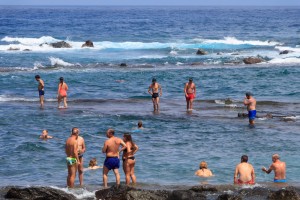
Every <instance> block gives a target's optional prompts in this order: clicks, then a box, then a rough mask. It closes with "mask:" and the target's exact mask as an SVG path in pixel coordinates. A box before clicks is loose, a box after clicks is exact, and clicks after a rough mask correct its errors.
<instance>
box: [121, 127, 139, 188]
mask: <svg viewBox="0 0 300 200" xmlns="http://www.w3.org/2000/svg"><path fill="white" fill-rule="evenodd" d="M123 140H124V142H125V144H126V146H125V147H123V148H122V149H121V151H123V156H122V159H123V170H124V173H125V181H126V185H129V184H130V178H131V181H132V183H133V184H135V183H136V177H135V174H134V166H135V157H134V154H135V153H136V152H137V151H138V149H139V147H138V146H137V145H136V144H135V143H134V142H133V141H132V137H131V135H130V134H129V133H124V136H123Z"/></svg>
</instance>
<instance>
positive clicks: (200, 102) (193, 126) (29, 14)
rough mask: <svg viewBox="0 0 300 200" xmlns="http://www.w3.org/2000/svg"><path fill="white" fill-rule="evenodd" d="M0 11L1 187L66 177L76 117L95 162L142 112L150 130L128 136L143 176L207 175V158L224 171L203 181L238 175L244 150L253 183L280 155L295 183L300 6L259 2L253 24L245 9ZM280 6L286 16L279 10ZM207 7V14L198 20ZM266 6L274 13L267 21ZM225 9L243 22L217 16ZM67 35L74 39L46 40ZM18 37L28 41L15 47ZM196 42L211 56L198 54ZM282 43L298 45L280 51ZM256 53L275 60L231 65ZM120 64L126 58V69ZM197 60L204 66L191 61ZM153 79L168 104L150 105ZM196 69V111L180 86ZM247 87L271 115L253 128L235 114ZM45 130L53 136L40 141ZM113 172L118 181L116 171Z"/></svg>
mask: <svg viewBox="0 0 300 200" xmlns="http://www.w3.org/2000/svg"><path fill="white" fill-rule="evenodd" d="M220 9H221V11H222V12H220ZM79 10H80V13H79ZM162 10H163V11H165V12H162ZM1 11H3V12H0V13H1V14H0V21H1V27H2V29H1V33H0V38H2V39H1V42H0V107H1V112H0V119H1V120H0V130H1V132H0V138H1V139H0V150H1V151H2V152H3V153H2V156H1V157H0V160H1V169H0V177H1V178H2V179H1V180H2V181H1V186H6V185H52V186H59V187H65V183H66V174H67V171H66V166H65V153H64V144H65V140H66V139H67V137H68V136H69V135H70V131H71V128H72V127H79V129H80V130H81V135H82V136H83V137H84V139H85V141H86V145H87V152H86V154H85V155H84V158H85V165H86V166H87V164H88V161H89V160H90V159H91V158H93V157H96V158H97V159H98V162H99V164H101V163H103V161H104V159H105V156H104V155H103V154H102V153H101V148H102V145H103V143H104V141H105V139H106V138H105V131H106V130H107V128H114V129H115V130H116V135H117V136H118V137H122V134H123V133H124V132H132V131H133V130H134V129H135V128H136V127H137V122H138V121H139V120H142V121H143V123H144V126H145V130H144V131H142V132H134V131H133V133H132V136H133V139H134V140H135V142H136V143H137V144H138V146H139V147H140V150H139V152H138V153H137V155H136V158H137V162H136V176H137V180H138V182H139V183H140V184H159V185H197V184H201V182H202V181H203V179H199V178H198V177H195V176H194V172H195V171H196V170H197V169H198V165H199V163H200V161H202V160H205V161H207V162H208V165H209V168H210V169H212V171H213V173H214V174H215V175H216V176H215V177H213V178H211V179H208V180H206V181H208V182H209V183H212V184H223V183H224V184H230V183H232V180H233V173H234V168H235V165H236V164H238V163H239V161H240V157H241V156H242V155H243V154H247V155H248V156H249V162H250V163H251V164H253V166H254V168H255V171H256V176H257V179H256V180H257V182H258V183H259V184H264V183H265V182H271V181H272V179H273V175H266V174H264V173H262V172H261V170H260V168H261V167H262V166H266V167H267V166H269V165H270V164H271V156H272V154H274V153H279V154H280V155H281V157H282V160H283V161H286V163H287V179H288V182H289V183H290V184H299V179H300V174H299V173H298V169H299V159H300V158H299V148H298V146H299V145H298V144H299V142H300V141H299V140H300V137H299V130H300V129H299V116H300V112H299V110H300V109H299V108H300V103H299V99H300V93H299V86H300V80H299V77H300V68H299V59H300V57H299V52H300V51H299V40H298V39H299V38H298V36H299V31H300V26H299V23H298V22H297V20H296V19H298V17H299V13H300V12H298V11H299V10H298V9H296V8H265V10H264V9H259V8H253V9H251V10H249V11H247V12H248V14H251V18H250V19H251V20H250V22H245V21H244V19H245V17H246V15H245V16H244V12H245V9H237V8H215V9H213V8H198V9H196V8H144V7H143V8H141V7H137V8H128V7H120V8H119V7H118V8H115V7H113V8H105V9H104V8H101V7H98V8H97V7H96V8H88V7H87V8H83V9H81V8H77V7H72V8H66V7H43V8H40V7H34V8H32V7H25V8H20V7H9V9H8V8H7V7H1ZM116 12H117V13H118V14H113V13H116ZM283 12H284V13H285V14H286V15H288V17H286V18H284V19H283V18H279V17H277V15H276V14H278V13H283ZM12 13H14V14H17V16H19V17H15V16H16V15H13V14H12ZM34 13H35V14H34ZM55 13H58V14H57V15H58V18H54V14H55ZM88 13H89V14H88ZM200 14H201V16H203V15H204V16H206V17H205V18H199V16H200ZM78 15H79V16H78ZM262 15H267V16H268V17H267V18H266V19H265V20H262V19H261V16H262ZM25 17H26V18H25ZM77 17H78V20H72V19H73V18H77ZM224 17H225V18H227V19H230V18H233V17H234V18H235V19H236V20H235V21H232V20H227V21H224V20H221V19H224ZM56 19H57V20H56ZM285 19H288V20H285ZM29 20H31V23H29ZM253 22H255V23H256V25H253V24H252V23H253ZM243 23H248V24H247V25H245V24H243ZM55 24H56V25H57V26H54V25H55ZM282 26H283V27H284V28H282ZM64 27H66V28H64ZM246 27H247V29H246ZM260 27H265V28H264V29H262V28H260ZM46 36H47V37H46ZM42 37H46V38H42ZM224 37H226V38H224ZM228 37H229V38H228ZM20 38H21V39H20ZM41 38H42V39H41ZM66 38H68V41H69V42H70V43H71V44H72V45H73V48H71V49H53V48H50V47H47V46H46V47H39V44H40V43H43V42H49V41H56V40H62V39H64V40H65V39H66ZM86 39H92V40H93V41H95V43H94V45H95V48H94V49H92V48H85V49H81V48H80V46H81V44H82V43H83V41H85V40H86ZM14 45H16V46H17V47H19V48H21V50H17V51H8V50H7V49H8V48H9V47H14ZM200 47H201V48H204V49H205V50H207V51H208V53H209V54H208V55H205V56H197V55H195V52H196V50H197V49H198V48H200ZM22 48H23V49H25V48H29V49H31V51H28V52H27V51H26V52H25V51H22ZM280 49H291V50H293V51H294V52H293V53H289V54H286V55H279V50H280ZM218 52H222V54H221V55H218V54H217V53H218ZM232 53H238V55H232ZM257 54H260V55H261V56H262V57H264V58H265V59H266V61H267V62H264V63H261V64H256V65H250V66H249V65H245V64H243V63H242V62H240V63H238V64H234V63H229V64H228V63H227V62H228V61H229V62H231V61H241V60H242V58H244V57H248V56H252V55H255V56H256V55H257ZM121 62H125V63H127V67H120V66H119V64H120V63H121ZM194 62H201V63H202V64H201V65H191V63H194ZM36 74H39V75H40V76H41V77H42V79H43V80H44V81H45V99H46V102H45V108H44V109H40V108H39V103H38V93H37V82H36V81H35V79H34V76H35V75H36ZM60 76H63V77H64V78H65V81H66V83H67V84H68V85H69V102H68V105H69V108H68V109H66V110H59V109H57V108H56V107H57V103H56V99H55V98H56V92H57V85H58V78H59V77H60ZM152 77H156V79H157V80H158V82H159V83H160V84H161V85H162V88H163V96H162V97H161V110H160V113H153V112H152V109H153V107H152V102H151V97H150V96H149V94H148V93H147V90H148V87H149V84H150V83H151V79H152ZM189 77H193V78H194V82H195V84H196V86H197V99H196V101H195V103H194V111H193V112H192V113H187V112H186V110H185V108H186V104H185V98H184V94H183V87H184V83H185V82H186V81H187V80H188V78H189ZM247 91H251V92H253V93H254V96H255V98H256V99H257V101H258V105H257V112H258V115H259V116H264V115H265V114H267V113H272V114H273V115H274V116H275V117H274V118H273V119H266V118H259V119H257V120H256V127H255V128H249V127H248V120H247V119H243V118H238V117H237V115H238V113H241V112H244V113H245V112H246V108H245V107H244V106H243V104H242V100H243V98H244V94H245V92H247ZM228 98H229V99H231V101H230V103H229V104H227V103H225V100H226V99H228ZM282 116H285V117H282ZM43 129H48V130H49V135H52V136H54V139H52V140H48V141H41V140H39V139H38V136H39V135H40V134H41V131H42V130H43ZM84 176H85V180H84V182H85V184H86V185H87V186H89V185H95V186H96V187H100V185H102V172H101V170H99V171H93V172H90V171H88V172H86V173H85V174H84ZM124 179H125V177H124V173H123V172H122V173H121V180H122V181H123V180H124ZM109 181H111V182H113V181H114V177H113V174H112V173H111V174H110V176H109ZM76 184H78V180H77V182H76Z"/></svg>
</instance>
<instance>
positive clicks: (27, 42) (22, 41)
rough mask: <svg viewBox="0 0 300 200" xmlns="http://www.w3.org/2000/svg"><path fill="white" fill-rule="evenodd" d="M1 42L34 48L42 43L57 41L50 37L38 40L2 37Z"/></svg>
mask: <svg viewBox="0 0 300 200" xmlns="http://www.w3.org/2000/svg"><path fill="white" fill-rule="evenodd" d="M1 41H3V42H18V43H20V44H23V45H27V46H35V45H40V44H43V43H52V42H57V41H59V40H57V39H55V38H53V37H51V36H43V37H40V38H18V37H16V38H14V37H8V36H6V37H4V38H2V39H1Z"/></svg>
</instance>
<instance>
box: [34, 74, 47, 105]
mask: <svg viewBox="0 0 300 200" xmlns="http://www.w3.org/2000/svg"><path fill="white" fill-rule="evenodd" d="M35 80H36V81H37V82H38V83H39V85H38V91H39V97H40V104H41V108H43V107H44V95H45V89H44V87H45V84H44V81H43V80H42V79H41V77H40V75H36V76H35Z"/></svg>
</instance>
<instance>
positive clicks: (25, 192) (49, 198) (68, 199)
mask: <svg viewBox="0 0 300 200" xmlns="http://www.w3.org/2000/svg"><path fill="white" fill-rule="evenodd" d="M281 186H282V187H280V186H278V187H262V186H259V187H258V186H253V187H239V186H234V185H218V186H215V185H201V186H194V187H187V188H184V187H180V188H173V189H166V188H164V189H157V190H154V189H141V188H134V187H128V186H125V185H121V186H119V187H116V186H112V187H110V188H107V189H102V190H98V191H96V192H95V197H89V198H80V199H88V200H90V199H91V200H92V199H102V200H191V199H193V200H300V188H298V187H293V186H287V185H281ZM284 186H287V187H284ZM4 190H5V192H4V196H3V197H2V198H3V199H30V200H40V199H43V200H53V199H58V200H76V199H77V198H76V196H75V195H73V194H70V193H66V192H64V191H62V190H59V189H54V188H50V187H28V188H21V187H6V188H4ZM71 193H72V192H71Z"/></svg>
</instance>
